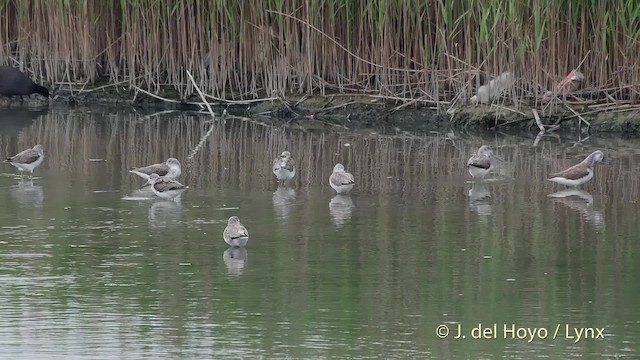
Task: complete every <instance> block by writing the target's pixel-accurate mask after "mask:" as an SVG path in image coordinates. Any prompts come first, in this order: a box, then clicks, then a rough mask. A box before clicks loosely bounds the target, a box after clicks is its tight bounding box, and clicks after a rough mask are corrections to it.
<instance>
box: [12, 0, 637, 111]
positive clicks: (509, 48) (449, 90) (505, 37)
mask: <svg viewBox="0 0 640 360" xmlns="http://www.w3.org/2000/svg"><path fill="white" fill-rule="evenodd" d="M639 54H640V2H638V1H622V0H612V1H582V0H546V1H515V0H514V1H502V0H437V1H418V0H406V1H400V0H395V1H394V0H372V1H349V0H327V1H314V0H306V1H282V0H268V1H257V0H255V1H240V2H238V1H235V0H220V1H210V0H153V1H152V0H133V1H125V0H122V1H120V2H117V1H113V2H111V1H89V0H64V1H63V0H51V1H41V0H23V1H10V0H0V62H2V63H8V64H11V65H14V66H22V67H23V68H24V69H27V70H28V71H30V72H31V73H32V76H33V77H34V78H37V79H40V80H41V81H42V82H44V83H45V84H49V85H53V88H54V90H56V91H72V92H74V93H80V92H82V91H84V90H86V89H90V88H91V87H92V86H93V84H95V82H96V81H98V80H100V81H102V82H104V81H107V82H108V83H109V84H118V86H119V87H120V88H122V87H125V88H128V89H129V90H132V89H133V90H138V89H142V90H145V91H149V92H151V93H154V94H158V93H163V91H166V90H169V91H170V92H174V93H177V95H176V97H178V98H180V99H185V98H188V97H189V96H191V95H193V94H194V93H195V92H194V88H193V86H192V84H191V83H190V81H189V79H188V78H187V75H186V70H190V71H191V72H192V74H193V75H194V77H195V79H196V82H197V83H198V84H199V86H200V88H201V89H202V90H203V91H204V92H205V93H207V94H210V95H211V96H212V97H213V98H218V99H225V100H247V99H260V98H271V97H278V96H281V97H282V96H284V97H286V96H289V95H292V94H320V95H322V94H326V93H336V92H337V93H360V94H375V95H379V96H382V97H384V98H386V99H387V100H392V101H394V102H397V103H400V104H402V103H405V104H418V105H429V106H431V107H435V108H436V109H437V110H447V109H450V108H451V107H452V106H453V105H454V104H462V105H464V104H465V103H468V102H469V98H470V97H471V96H472V95H473V94H474V93H475V91H476V89H477V88H478V87H479V86H480V85H481V84H483V83H484V82H485V81H486V80H487V79H489V78H491V77H494V76H496V75H498V74H500V73H502V72H504V71H507V70H508V71H511V72H512V73H513V74H514V78H515V79H514V80H515V81H514V83H513V85H512V86H511V87H510V90H512V91H510V92H509V95H508V99H507V101H509V102H510V103H512V104H515V106H516V107H517V106H518V104H519V103H521V102H523V101H525V102H527V103H529V104H534V105H535V104H537V103H538V102H539V101H540V100H539V99H541V98H542V96H543V94H544V93H545V92H546V91H548V90H552V89H553V87H554V86H555V85H556V84H557V83H558V82H559V81H561V80H562V78H564V76H565V75H566V74H567V73H568V72H569V71H570V70H572V69H575V68H579V70H580V72H581V73H582V74H584V76H585V78H584V80H583V82H582V84H581V87H580V89H579V90H578V92H577V95H579V96H580V97H581V98H584V99H588V100H589V101H593V100H595V99H606V100H607V101H614V100H627V101H632V102H635V101H637V100H639V99H640V85H639V84H640V56H638V55H639Z"/></svg>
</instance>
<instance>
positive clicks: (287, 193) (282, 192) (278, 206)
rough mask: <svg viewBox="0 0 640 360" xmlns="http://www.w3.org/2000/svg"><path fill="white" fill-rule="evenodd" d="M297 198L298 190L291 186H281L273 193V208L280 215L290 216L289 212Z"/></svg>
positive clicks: (283, 217)
mask: <svg viewBox="0 0 640 360" xmlns="http://www.w3.org/2000/svg"><path fill="white" fill-rule="evenodd" d="M295 200H296V191H295V190H294V189H292V188H290V187H286V186H280V187H278V189H277V190H276V191H274V193H273V209H274V210H275V212H276V214H278V217H280V218H282V219H287V218H289V213H290V212H291V208H292V207H293V204H294V202H295Z"/></svg>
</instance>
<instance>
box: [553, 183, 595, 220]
mask: <svg viewBox="0 0 640 360" xmlns="http://www.w3.org/2000/svg"><path fill="white" fill-rule="evenodd" d="M549 197H550V198H552V199H553V201H554V202H557V203H560V204H562V205H565V206H566V207H568V208H570V209H572V210H574V211H577V212H578V213H579V214H580V215H582V217H583V218H584V219H585V221H586V222H588V223H591V224H593V225H595V226H596V227H603V226H604V216H603V215H602V212H601V211H599V210H594V209H593V196H592V195H591V194H590V193H588V192H587V191H584V190H580V189H575V188H574V189H566V190H562V191H558V192H555V193H553V194H549Z"/></svg>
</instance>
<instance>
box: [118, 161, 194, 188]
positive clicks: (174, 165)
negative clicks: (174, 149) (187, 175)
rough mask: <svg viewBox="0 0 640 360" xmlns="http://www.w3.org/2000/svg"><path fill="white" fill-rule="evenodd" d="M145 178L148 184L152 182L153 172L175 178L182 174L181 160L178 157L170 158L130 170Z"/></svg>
mask: <svg viewBox="0 0 640 360" xmlns="http://www.w3.org/2000/svg"><path fill="white" fill-rule="evenodd" d="M129 172H130V173H133V174H136V175H138V176H140V177H141V178H143V179H145V180H146V181H147V182H146V183H145V185H146V184H151V182H150V181H149V176H150V175H151V174H157V175H158V176H166V177H168V178H170V179H175V178H177V177H179V176H180V175H181V174H182V166H181V165H180V161H178V159H176V158H168V159H167V161H165V162H163V163H159V164H153V165H149V166H145V167H139V168H135V169H133V170H130V171H129Z"/></svg>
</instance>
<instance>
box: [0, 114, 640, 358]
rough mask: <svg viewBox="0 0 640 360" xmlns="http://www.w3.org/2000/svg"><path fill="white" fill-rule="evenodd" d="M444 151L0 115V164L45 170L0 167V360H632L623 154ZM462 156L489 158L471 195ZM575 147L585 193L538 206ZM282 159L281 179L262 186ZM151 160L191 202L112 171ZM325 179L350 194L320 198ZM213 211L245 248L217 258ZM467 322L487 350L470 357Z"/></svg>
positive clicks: (612, 145) (621, 150)
mask: <svg viewBox="0 0 640 360" xmlns="http://www.w3.org/2000/svg"><path fill="white" fill-rule="evenodd" d="M212 127H213V128H212ZM211 128H212V130H211V132H210V134H209V136H208V137H206V138H205V139H204V142H202V143H200V141H201V139H202V138H203V136H204V135H205V134H206V133H207V131H208V130H210V129H211ZM456 135H458V136H457V137H454V136H451V134H450V135H444V134H442V135H438V134H431V135H429V136H417V137H413V136H408V135H407V136H402V134H399V135H396V136H381V135H377V134H370V133H366V134H365V133H351V134H333V133H330V132H326V133H321V132H303V131H297V130H285V129H282V128H277V127H268V126H264V125H259V124H255V123H250V122H246V121H241V120H227V121H226V123H223V122H211V121H209V120H208V118H207V117H203V116H199V115H197V114H185V113H168V114H163V115H154V116H142V115H138V114H135V113H109V112H101V111H99V110H93V111H81V110H71V111H70V110H67V109H52V110H50V111H41V112H34V111H28V110H25V109H19V108H18V109H16V108H13V109H11V110H2V111H0V152H1V154H0V155H2V156H3V157H4V156H6V155H12V154H14V153H16V152H18V151H19V150H22V149H24V148H27V147H31V146H33V145H34V144H36V143H41V144H43V146H44V148H45V151H46V159H45V161H44V163H43V165H42V166H40V167H39V168H38V169H36V173H35V177H34V179H33V181H30V180H28V179H22V180H21V179H20V178H19V177H16V175H17V170H16V169H14V168H13V167H12V166H10V165H8V164H2V165H1V169H0V175H1V176H0V199H1V200H2V204H3V206H2V208H0V234H1V236H0V248H1V249H2V250H1V252H0V354H1V357H2V358H7V359H9V358H10V359H34V358H59V359H80V358H82V359H84V358H100V359H111V358H127V359H157V358H189V359H191V358H199V359H203V358H240V357H246V358H353V359H358V358H376V359H380V358H384V359H392V358H397V359H413V358H416V359H495V358H507V359H532V358H536V357H548V358H552V359H572V358H576V359H577V358H593V359H602V358H611V359H614V358H638V357H640V307H639V306H638V299H639V298H640V282H639V279H640V257H639V256H638V255H640V242H639V237H640V235H638V234H639V233H640V221H639V220H640V216H639V215H638V214H640V211H639V210H640V208H639V205H638V202H637V200H638V198H639V194H638V192H639V190H640V184H639V179H640V177H639V173H638V167H637V163H638V161H639V160H640V141H638V140H620V139H617V140H607V139H603V138H601V137H600V138H599V137H597V136H593V137H591V138H589V139H587V140H586V141H584V142H582V143H578V142H577V141H576V139H570V138H563V139H557V138H544V139H543V140H542V141H540V143H539V144H538V145H537V146H536V147H534V146H533V145H532V144H533V138H532V137H528V136H525V137H517V136H508V135H494V136H492V137H486V138H479V137H472V136H466V137H464V136H460V135H459V134H456ZM199 143H200V146H198V144H199ZM483 143H486V144H489V145H491V146H492V147H493V148H494V149H495V152H496V153H497V154H498V155H500V156H501V157H502V158H503V159H504V162H503V164H502V166H501V167H500V169H499V172H498V173H497V174H495V175H494V176H492V177H491V178H490V179H487V180H486V181H482V182H476V183H472V182H471V181H470V180H471V179H470V177H469V175H468V174H467V172H466V169H465V166H464V164H465V163H466V160H467V159H468V157H469V156H470V155H471V153H472V152H474V151H475V150H476V149H477V148H478V147H479V146H480V145H481V144H483ZM596 148H597V149H602V150H604V151H605V154H606V163H604V164H601V166H599V167H598V168H597V169H596V176H595V178H594V180H593V181H592V182H591V183H590V184H588V185H587V186H584V187H583V188H582V189H581V190H582V191H574V192H573V193H566V192H565V193H560V194H556V195H555V197H549V195H550V194H553V193H556V192H558V191H560V190H565V188H564V187H562V186H559V185H557V184H553V183H550V182H548V181H545V180H544V179H545V177H546V175H547V174H548V173H549V172H551V171H554V170H558V169H560V168H563V167H565V166H568V165H569V164H572V163H575V162H578V161H580V160H581V159H582V158H583V157H584V155H586V154H588V153H590V152H591V151H592V150H593V149H596ZM194 149H197V151H195V153H194ZM284 149H289V150H290V151H291V152H292V154H293V156H294V157H295V159H296V160H297V162H298V174H297V176H296V178H295V181H294V182H293V183H292V184H291V186H290V187H287V188H278V186H277V184H276V182H275V180H274V177H273V175H272V174H271V170H270V168H271V161H272V159H273V158H274V157H275V156H276V155H277V154H279V153H280V152H281V151H282V150H284ZM169 156H175V157H177V158H179V159H181V160H182V162H183V176H182V177H181V179H180V180H181V181H183V182H184V183H186V184H187V185H189V186H190V189H189V190H187V191H186V192H185V193H184V194H183V195H182V199H181V201H180V202H179V203H178V202H171V201H161V200H157V199H154V198H153V197H152V195H149V194H148V193H145V192H139V191H137V188H138V187H139V186H140V185H141V180H140V179H139V178H137V177H136V176H134V175H132V174H129V173H128V172H127V171H128V169H130V167H132V166H141V165H146V164H150V163H155V162H159V161H163V160H164V159H166V158H167V157H169ZM90 159H92V160H90ZM96 160H106V161H96ZM338 161H339V162H342V163H343V164H345V166H346V168H347V169H348V170H350V171H351V172H352V173H353V174H354V175H355V177H356V180H357V181H358V185H357V187H356V188H355V189H354V191H353V192H352V193H351V194H350V195H346V196H336V195H335V194H334V192H333V190H332V189H331V188H330V187H329V186H328V184H327V179H328V177H329V175H330V171H331V169H332V167H333V165H334V163H336V162H338ZM567 195H571V196H567ZM232 215H238V216H239V217H240V219H241V220H242V222H243V223H244V225H245V226H246V227H247V228H248V229H249V232H250V234H251V237H250V240H249V244H248V246H247V248H246V250H230V249H229V248H228V246H227V245H226V244H225V243H224V241H223V240H222V231H223V229H224V227H225V225H226V220H227V219H228V218H229V217H230V216H232ZM440 324H445V325H447V326H448V327H449V329H450V334H449V336H448V337H447V338H446V339H441V338H439V337H438V336H437V334H436V329H437V326H438V325H440ZM479 324H481V326H482V327H483V328H489V329H490V330H489V331H492V328H493V326H494V324H496V329H497V334H496V333H493V334H492V333H486V332H483V333H482V334H484V335H485V337H488V338H487V339H472V336H473V335H478V332H476V331H472V330H473V328H474V327H478V325H479ZM505 325H507V326H508V327H511V326H515V328H514V329H517V328H539V329H540V330H538V332H537V334H538V335H539V336H541V335H544V332H542V328H543V329H544V330H545V331H547V335H546V338H545V339H540V338H535V339H534V340H533V341H530V342H529V338H528V337H527V338H525V339H518V338H515V339H512V338H510V337H509V336H511V335H510V334H511V333H507V334H505V333H504V326H505ZM458 326H460V327H461V329H462V331H463V333H462V335H464V336H465V337H466V338H465V339H462V338H460V339H454V337H455V336H457V328H458ZM558 326H560V328H559V329H560V331H559V333H558V334H557V335H556V339H552V337H553V336H554V332H555V330H556V328H557V327H558ZM566 326H568V327H569V328H570V329H572V328H574V327H575V328H585V327H586V328H591V329H593V330H592V332H591V333H590V334H589V335H590V336H591V337H593V336H594V335H595V334H597V331H596V330H595V328H599V329H602V328H603V335H604V339H591V338H589V339H581V340H580V341H576V339H568V338H567V335H566V334H565V330H566ZM441 330H442V329H441ZM485 331H486V330H485ZM517 334H520V335H521V334H522V332H518V333H517ZM505 335H507V337H508V338H507V339H505ZM572 335H573V333H570V334H569V336H572ZM573 336H575V335H573Z"/></svg>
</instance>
